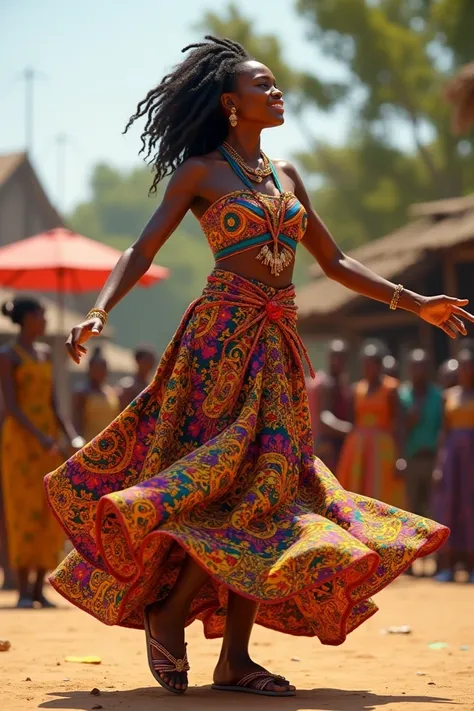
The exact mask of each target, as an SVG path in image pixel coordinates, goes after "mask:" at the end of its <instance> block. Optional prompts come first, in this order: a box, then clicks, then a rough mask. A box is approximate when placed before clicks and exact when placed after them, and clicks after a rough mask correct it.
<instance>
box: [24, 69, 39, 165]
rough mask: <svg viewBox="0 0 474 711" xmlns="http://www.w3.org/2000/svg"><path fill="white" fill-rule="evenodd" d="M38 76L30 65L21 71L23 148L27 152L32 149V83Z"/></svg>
mask: <svg viewBox="0 0 474 711" xmlns="http://www.w3.org/2000/svg"><path fill="white" fill-rule="evenodd" d="M37 78H38V74H37V72H36V71H35V70H34V69H32V68H31V67H29V68H27V69H25V71H24V72H23V79H24V81H25V148H26V151H27V153H31V151H32V150H33V120H34V95H33V89H34V83H35V80H36V79H37Z"/></svg>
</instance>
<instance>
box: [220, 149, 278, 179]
mask: <svg viewBox="0 0 474 711" xmlns="http://www.w3.org/2000/svg"><path fill="white" fill-rule="evenodd" d="M222 148H223V149H224V150H225V151H227V153H228V154H229V155H230V157H231V158H232V159H233V160H234V161H235V162H236V163H237V165H238V166H239V168H240V169H241V170H242V172H243V173H245V175H246V176H247V178H250V180H253V182H254V183H261V182H262V180H263V179H264V178H266V177H267V176H268V175H271V173H272V166H271V165H270V161H269V159H268V158H267V156H266V155H265V153H264V152H263V151H260V157H261V158H262V160H263V168H251V167H250V166H249V165H248V164H247V163H246V162H245V161H244V159H243V158H242V156H241V155H239V153H237V151H236V150H235V148H232V146H231V145H230V144H229V143H227V141H224V143H223V144H222Z"/></svg>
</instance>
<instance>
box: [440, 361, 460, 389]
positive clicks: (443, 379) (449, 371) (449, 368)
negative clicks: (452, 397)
mask: <svg viewBox="0 0 474 711" xmlns="http://www.w3.org/2000/svg"><path fill="white" fill-rule="evenodd" d="M458 370H459V363H458V361H457V360H456V359H455V358H449V360H445V361H444V363H441V365H440V367H439V370H438V381H439V384H440V386H441V389H442V390H447V389H448V388H454V386H455V385H457V384H458Z"/></svg>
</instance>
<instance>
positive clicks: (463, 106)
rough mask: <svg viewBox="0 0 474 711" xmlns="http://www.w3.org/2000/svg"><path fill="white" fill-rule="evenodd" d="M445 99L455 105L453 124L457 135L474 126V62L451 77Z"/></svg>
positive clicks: (446, 87) (466, 131)
mask: <svg viewBox="0 0 474 711" xmlns="http://www.w3.org/2000/svg"><path fill="white" fill-rule="evenodd" d="M444 96H445V99H446V100H447V101H448V102H449V103H450V104H452V105H453V109H454V110H453V118H452V126H453V131H454V133H456V134H457V135H462V134H463V133H468V131H469V130H470V129H472V128H474V62H471V63H470V64H466V65H465V66H464V67H461V69H460V70H459V71H458V73H457V74H456V75H455V76H454V77H452V79H450V81H449V82H448V83H447V85H446V86H445V90H444Z"/></svg>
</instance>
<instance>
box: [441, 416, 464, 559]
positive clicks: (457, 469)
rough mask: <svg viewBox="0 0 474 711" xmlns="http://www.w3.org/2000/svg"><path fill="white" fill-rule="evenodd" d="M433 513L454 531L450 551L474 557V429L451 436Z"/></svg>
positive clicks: (459, 430)
mask: <svg viewBox="0 0 474 711" xmlns="http://www.w3.org/2000/svg"><path fill="white" fill-rule="evenodd" d="M433 511H434V513H435V514H436V515H437V516H439V520H440V521H442V522H443V523H445V524H446V525H447V526H449V527H450V528H451V536H450V539H449V547H450V548H451V550H453V551H456V552H458V553H464V554H466V553H468V554H471V555H473V554H474V429H457V430H452V431H451V432H449V433H448V435H447V438H446V444H445V449H444V452H443V463H442V477H441V481H439V482H437V483H436V484H435V487H434V492H433Z"/></svg>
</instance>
